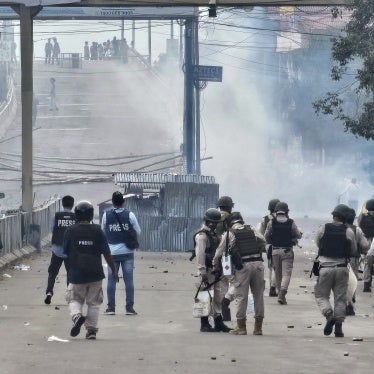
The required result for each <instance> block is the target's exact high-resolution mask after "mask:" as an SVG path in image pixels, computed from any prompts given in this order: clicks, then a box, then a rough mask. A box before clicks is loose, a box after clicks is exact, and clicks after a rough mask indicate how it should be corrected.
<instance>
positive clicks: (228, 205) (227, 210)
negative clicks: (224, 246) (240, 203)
mask: <svg viewBox="0 0 374 374" xmlns="http://www.w3.org/2000/svg"><path fill="white" fill-rule="evenodd" d="M217 207H218V209H219V210H220V212H221V221H220V222H218V224H217V228H216V232H217V235H218V236H219V238H221V237H222V235H223V233H224V232H225V227H224V221H225V219H226V218H227V217H228V216H229V214H231V212H232V208H233V207H234V202H233V201H232V198H231V197H230V196H221V197H220V198H219V199H218V201H217Z"/></svg>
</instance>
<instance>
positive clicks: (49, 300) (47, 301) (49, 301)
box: [44, 292, 53, 305]
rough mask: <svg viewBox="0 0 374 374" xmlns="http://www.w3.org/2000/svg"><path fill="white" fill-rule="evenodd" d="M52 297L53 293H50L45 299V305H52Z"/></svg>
mask: <svg viewBox="0 0 374 374" xmlns="http://www.w3.org/2000/svg"><path fill="white" fill-rule="evenodd" d="M52 296H53V294H52V292H48V293H47V296H46V297H45V299H44V303H45V304H47V305H49V304H50V303H51V300H52Z"/></svg>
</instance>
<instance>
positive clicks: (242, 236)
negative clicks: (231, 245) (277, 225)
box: [230, 225, 262, 258]
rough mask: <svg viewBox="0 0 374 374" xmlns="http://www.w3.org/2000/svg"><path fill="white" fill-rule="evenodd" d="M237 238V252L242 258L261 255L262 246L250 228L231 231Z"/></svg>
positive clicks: (245, 227)
mask: <svg viewBox="0 0 374 374" xmlns="http://www.w3.org/2000/svg"><path fill="white" fill-rule="evenodd" d="M230 231H231V232H232V233H233V234H234V236H235V251H237V252H238V253H239V254H240V257H241V258H243V257H245V256H250V255H261V249H262V248H261V246H260V245H259V244H258V242H257V238H256V235H255V233H254V231H253V230H252V228H251V227H250V226H247V225H246V226H244V229H230Z"/></svg>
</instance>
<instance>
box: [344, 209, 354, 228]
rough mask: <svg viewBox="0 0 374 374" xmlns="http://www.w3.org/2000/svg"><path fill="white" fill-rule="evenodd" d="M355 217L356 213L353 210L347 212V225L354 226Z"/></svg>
mask: <svg viewBox="0 0 374 374" xmlns="http://www.w3.org/2000/svg"><path fill="white" fill-rule="evenodd" d="M355 217H356V211H355V210H354V209H352V208H349V210H348V211H347V216H346V219H347V223H349V224H353V221H354V220H355Z"/></svg>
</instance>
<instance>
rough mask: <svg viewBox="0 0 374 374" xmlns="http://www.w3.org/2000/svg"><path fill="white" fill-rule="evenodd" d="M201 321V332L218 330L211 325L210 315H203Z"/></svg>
mask: <svg viewBox="0 0 374 374" xmlns="http://www.w3.org/2000/svg"><path fill="white" fill-rule="evenodd" d="M200 321H201V327H200V331H201V332H216V330H215V329H214V328H213V327H212V326H210V323H209V319H208V317H201V318H200Z"/></svg>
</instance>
